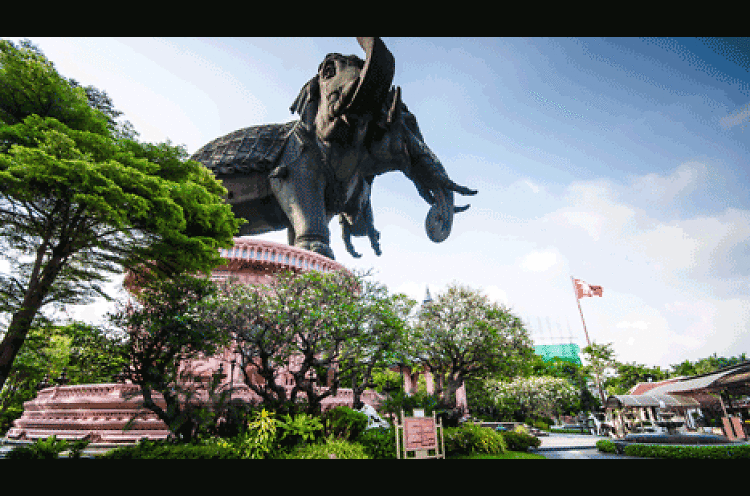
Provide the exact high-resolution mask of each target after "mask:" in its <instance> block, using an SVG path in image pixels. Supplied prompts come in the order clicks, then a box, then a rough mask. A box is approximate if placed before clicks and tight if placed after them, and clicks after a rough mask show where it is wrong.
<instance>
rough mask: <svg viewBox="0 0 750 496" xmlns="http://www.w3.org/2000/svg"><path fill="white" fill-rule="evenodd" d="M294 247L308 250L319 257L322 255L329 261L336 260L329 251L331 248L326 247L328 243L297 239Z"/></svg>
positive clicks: (331, 251)
mask: <svg viewBox="0 0 750 496" xmlns="http://www.w3.org/2000/svg"><path fill="white" fill-rule="evenodd" d="M295 246H296V247H297V248H303V249H305V250H310V251H312V252H315V253H318V254H320V255H323V256H324V257H328V258H330V259H331V260H335V259H336V257H334V256H333V250H332V249H331V247H330V246H329V245H328V243H325V242H323V241H319V240H306V239H299V238H297V240H296V243H295Z"/></svg>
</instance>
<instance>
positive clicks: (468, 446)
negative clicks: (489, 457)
mask: <svg viewBox="0 0 750 496" xmlns="http://www.w3.org/2000/svg"><path fill="white" fill-rule="evenodd" d="M443 436H444V442H445V454H446V456H451V455H466V454H469V453H488V454H498V453H504V452H505V451H506V449H507V448H506V444H505V439H504V438H503V436H502V435H501V434H500V433H499V432H495V431H494V430H493V429H489V428H487V427H481V426H480V425H478V424H473V423H465V424H463V425H461V426H460V427H446V428H445V429H444V432H443Z"/></svg>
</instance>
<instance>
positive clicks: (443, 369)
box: [409, 284, 533, 406]
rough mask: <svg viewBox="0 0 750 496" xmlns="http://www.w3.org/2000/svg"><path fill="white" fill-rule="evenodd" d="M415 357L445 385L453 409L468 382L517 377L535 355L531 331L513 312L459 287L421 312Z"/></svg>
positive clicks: (412, 339) (415, 334)
mask: <svg viewBox="0 0 750 496" xmlns="http://www.w3.org/2000/svg"><path fill="white" fill-rule="evenodd" d="M409 339H410V345H409V346H410V354H411V357H412V360H413V361H414V362H415V363H418V364H421V365H422V366H424V367H426V368H427V369H428V370H429V371H430V372H432V373H433V375H435V376H437V377H438V378H439V382H440V381H444V385H445V388H446V391H445V393H444V395H445V399H446V400H447V403H448V405H451V404H452V405H454V406H455V392H456V390H457V389H458V388H459V387H460V386H461V384H463V382H464V380H466V379H471V378H477V377H486V376H488V375H491V374H496V373H500V372H503V371H505V373H506V375H511V374H513V370H514V369H521V368H522V362H523V361H524V360H525V359H529V358H531V356H533V348H532V346H531V339H530V338H529V335H528V331H527V330H526V329H525V328H524V326H523V323H522V322H521V319H519V318H518V317H516V316H515V315H513V314H512V313H511V312H510V310H509V309H507V308H505V307H503V306H502V305H499V304H498V303H495V302H492V301H490V300H489V298H487V296H485V295H483V294H481V293H480V292H479V291H476V290H473V289H471V288H469V287H466V286H460V285H457V284H453V285H450V286H449V287H448V288H447V290H446V291H445V292H443V293H441V294H439V295H437V296H436V297H435V298H434V299H433V301H432V302H431V303H429V304H427V305H426V306H424V307H422V309H421V310H420V312H419V314H418V317H417V322H416V323H415V325H414V327H413V329H412V331H411V332H410V333H409Z"/></svg>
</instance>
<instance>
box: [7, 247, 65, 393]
mask: <svg viewBox="0 0 750 496" xmlns="http://www.w3.org/2000/svg"><path fill="white" fill-rule="evenodd" d="M41 258H42V257H41V256H37V264H36V266H35V267H34V270H33V272H32V276H34V277H31V278H30V279H29V286H28V289H27V290H26V295H25V296H24V299H23V303H21V307H20V309H19V310H18V311H17V312H15V313H14V314H13V317H12V318H11V321H10V325H9V326H8V331H7V332H6V333H5V337H4V338H3V342H2V343H0V391H2V389H3V386H4V385H5V381H6V380H7V379H8V377H9V376H10V372H11V370H12V369H13V362H14V361H15V359H16V356H17V355H18V353H19V352H20V351H21V347H22V346H23V343H24V342H25V341H26V336H27V335H28V334H29V329H31V323H32V322H33V321H34V317H36V314H37V312H39V309H40V308H41V306H42V302H43V301H44V298H45V297H46V296H47V294H48V293H49V291H50V289H51V288H52V283H53V282H54V281H55V278H56V277H57V275H58V274H59V273H60V269H61V268H62V265H63V260H65V259H66V258H67V257H60V256H58V257H55V258H52V259H51V260H49V262H47V264H46V266H44V269H43V270H40V269H41ZM39 272H41V276H38V274H39ZM37 277H38V278H37Z"/></svg>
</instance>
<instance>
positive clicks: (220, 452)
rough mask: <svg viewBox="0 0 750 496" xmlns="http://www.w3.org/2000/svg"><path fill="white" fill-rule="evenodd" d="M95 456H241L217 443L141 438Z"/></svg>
mask: <svg viewBox="0 0 750 496" xmlns="http://www.w3.org/2000/svg"><path fill="white" fill-rule="evenodd" d="M97 458H102V459H110V460H132V459H157V458H158V459H173V460H174V459H181V460H185V459H193V460H194V459H228V458H242V455H241V453H239V451H238V450H237V449H235V448H234V447H232V446H229V445H222V444H218V443H212V442H207V443H201V444H197V443H191V444H175V443H174V442H172V441H166V440H165V441H150V440H146V439H144V440H141V441H139V442H138V443H137V444H135V445H132V446H120V447H119V448H115V449H113V450H110V451H107V452H106V453H104V454H102V455H98V456H97Z"/></svg>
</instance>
